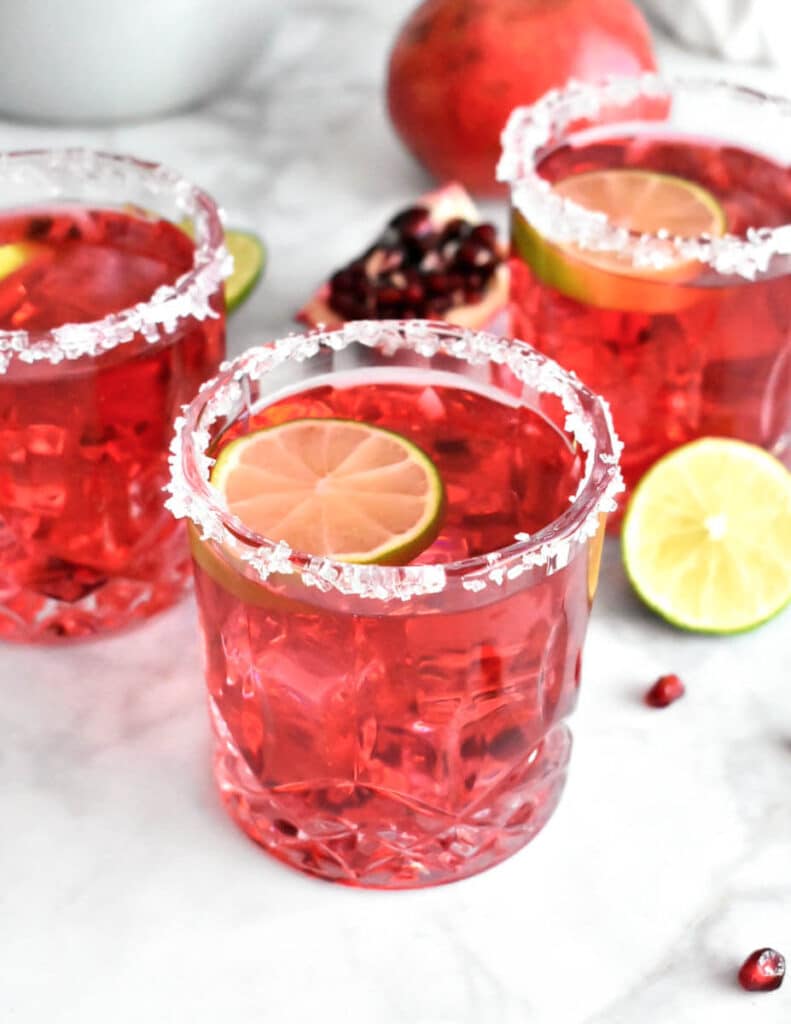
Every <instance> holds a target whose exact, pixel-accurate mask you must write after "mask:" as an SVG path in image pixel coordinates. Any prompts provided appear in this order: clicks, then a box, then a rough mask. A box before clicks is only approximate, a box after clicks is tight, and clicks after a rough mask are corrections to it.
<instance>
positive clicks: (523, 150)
mask: <svg viewBox="0 0 791 1024" xmlns="http://www.w3.org/2000/svg"><path fill="white" fill-rule="evenodd" d="M685 89H686V90H697V91H702V92H707V91H708V92H710V93H711V94H713V96H714V97H719V98H722V97H723V96H724V95H726V94H727V96H729V97H730V98H731V99H732V100H735V101H737V102H741V103H744V104H745V105H750V104H753V105H760V106H762V107H768V108H771V109H772V110H773V111H774V112H776V113H777V115H778V118H779V119H780V122H781V125H782V130H784V131H785V132H786V133H791V100H789V99H786V98H785V97H782V96H776V95H772V94H769V93H764V92H761V91H760V90H757V89H752V88H749V87H748V86H744V85H738V84H736V83H733V82H728V81H725V80H724V79H717V78H707V77H695V76H685V75H678V76H674V75H661V74H658V73H656V72H646V73H645V74H642V75H636V76H625V75H611V76H608V77H606V78H602V79H601V80H599V81H598V82H580V81H576V80H571V81H570V82H569V83H567V85H566V86H564V87H563V88H561V89H552V90H550V91H549V92H547V93H545V94H544V95H543V96H542V97H541V98H540V99H539V100H537V101H536V102H535V103H533V104H531V105H529V106H522V107H517V108H516V109H515V110H513V111H512V112H511V115H510V117H509V119H508V122H507V123H506V125H505V128H504V129H503V132H502V135H501V143H502V154H501V157H500V160H499V162H498V165H497V179H498V181H502V182H504V183H506V184H508V185H509V186H510V189H511V200H512V205H513V207H514V208H515V209H516V210H518V211H519V212H520V213H521V214H522V215H523V216H525V217H526V219H528V220H529V221H530V223H531V225H532V226H533V227H535V228H536V230H537V231H539V233H540V234H541V235H542V236H543V237H545V238H547V239H548V240H549V241H551V242H553V243H555V244H558V245H574V246H575V247H577V248H579V249H581V250H582V251H588V252H607V253H618V254H619V255H621V256H622V257H625V258H626V259H625V262H627V261H628V262H631V263H632V265H633V266H634V267H637V268H640V267H643V268H651V269H655V270H663V269H666V268H667V267H670V266H672V265H673V264H675V263H678V262H679V261H684V262H687V261H690V262H692V261H694V262H698V263H703V264H706V265H708V266H709V267H711V268H712V269H713V270H715V271H717V272H718V273H721V274H723V275H725V274H732V275H736V276H739V277H743V278H746V279H747V280H754V279H755V277H756V276H757V275H758V274H759V273H762V272H764V271H765V270H766V269H767V268H768V266H769V264H770V261H771V260H772V258H773V257H775V256H791V223H789V224H783V225H780V226H778V227H774V228H765V227H763V228H762V227H758V228H754V227H753V228H748V230H747V232H746V234H745V235H744V236H741V235H733V234H727V233H726V234H723V235H720V236H710V235H706V234H703V235H699V236H697V237H690V238H685V237H683V236H680V235H671V234H670V233H669V232H667V231H659V232H656V233H649V232H645V233H639V232H634V231H629V230H628V229H626V228H623V227H618V226H617V225H615V224H613V223H612V222H611V221H610V220H609V219H608V218H607V216H606V214H603V213H601V212H599V211H594V210H589V209H586V208H585V207H583V206H580V205H579V204H577V203H575V202H573V201H572V200H570V199H566V198H564V197H562V196H560V195H559V194H558V193H557V192H555V190H554V189H553V187H552V185H551V184H550V183H549V182H548V181H547V180H546V179H544V178H543V177H541V175H540V174H539V173H538V171H537V164H538V162H539V155H540V154H541V153H542V150H543V148H544V147H545V146H546V145H547V143H549V142H550V141H551V140H553V139H556V138H557V137H558V136H561V137H562V136H563V135H564V133H565V132H566V131H567V130H568V128H569V127H570V126H572V125H573V124H574V123H575V122H576V121H579V120H587V119H595V117H596V116H597V115H598V114H599V113H600V111H601V109H602V107H603V106H605V105H607V106H608V107H612V106H615V107H617V106H619V105H620V106H626V105H628V104H630V103H634V102H636V101H637V100H640V99H647V100H651V99H654V100H658V99H663V98H667V97H668V96H672V95H673V93H674V91H675V92H678V91H682V90H685ZM635 120H641V119H640V118H639V117H638V118H637V119H635V118H630V119H629V118H628V119H627V122H628V121H631V122H634V121H635ZM646 122H647V123H651V119H650V118H647V119H646ZM607 123H610V122H607ZM612 123H613V125H617V123H618V122H617V121H615V122H612Z"/></svg>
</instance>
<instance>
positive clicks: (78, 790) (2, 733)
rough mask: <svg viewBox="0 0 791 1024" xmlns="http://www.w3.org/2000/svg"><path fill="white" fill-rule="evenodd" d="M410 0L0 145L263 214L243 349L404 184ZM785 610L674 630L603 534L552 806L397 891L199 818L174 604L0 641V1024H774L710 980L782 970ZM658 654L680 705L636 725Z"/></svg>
mask: <svg viewBox="0 0 791 1024" xmlns="http://www.w3.org/2000/svg"><path fill="white" fill-rule="evenodd" d="M408 6H409V4H408V3H406V2H405V0H398V3H395V2H391V3H385V2H384V0H369V2H368V3H366V2H365V0H345V2H341V0H334V2H333V3H326V2H322V0H314V2H313V3H309V2H307V0H298V2H292V3H291V4H290V5H288V13H287V14H284V15H283V16H282V18H281V21H280V24H279V27H278V28H277V29H276V31H275V32H274V34H273V37H272V39H271V41H270V44H269V46H268V48H267V51H266V53H265V54H264V55H263V56H262V59H261V62H260V65H259V66H258V68H257V70H256V72H255V74H254V75H253V76H252V78H250V79H249V80H248V81H247V82H246V83H244V84H242V85H240V86H239V87H238V88H237V89H236V91H234V92H233V93H232V94H230V95H228V96H226V97H225V98H223V99H222V100H218V101H217V102H216V103H214V104H213V105H212V106H211V107H209V108H206V109H204V110H201V111H197V112H193V113H190V114H185V115H183V116H179V117H173V118H169V119H167V120H164V121H161V122H156V123H148V124H140V125H135V126H126V127H122V128H119V129H117V130H113V131H107V130H102V131H79V130H68V131H67V130H44V129H41V128H34V127H30V126H24V125H19V124H5V123H4V124H0V147H2V148H7V147H12V146H21V145H38V144H42V143H52V144H55V143H65V142H70V143H74V142H78V141H79V142H82V141H85V142H88V143H91V144H98V145H102V146H104V147H107V148H111V149H116V150H122V151H129V152H133V153H136V154H138V155H141V156H144V157H151V158H155V159H160V160H163V161H166V162H169V163H172V164H173V165H175V166H177V167H179V168H181V169H182V170H184V171H185V172H186V173H188V174H189V175H191V176H192V177H193V178H195V179H196V180H198V181H200V182H201V183H202V184H203V185H205V186H206V187H207V188H208V189H209V190H211V191H212V192H213V193H214V194H215V195H216V196H217V197H218V198H219V199H220V201H221V202H222V203H223V204H224V205H225V207H226V208H227V210H228V214H229V219H230V220H231V221H232V222H235V223H239V224H240V225H246V226H249V227H253V228H257V229H258V230H260V232H261V233H262V234H263V235H264V236H265V238H266V240H267V242H268V244H269V247H270V252H271V265H270V268H269V270H268V272H267V277H266V280H265V282H264V284H263V285H262V287H261V289H260V290H259V292H258V293H257V295H256V296H255V298H254V299H253V300H252V301H251V302H250V304H249V306H248V307H247V308H246V309H244V310H243V311H241V312H240V313H239V314H238V316H237V318H236V319H234V321H233V322H232V324H231V347H232V350H234V351H236V350H239V349H241V348H243V347H244V346H246V345H248V344H250V343H252V342H254V341H256V340H258V339H264V338H267V337H270V336H271V335H272V334H273V332H279V331H282V330H284V329H287V328H288V327H289V326H290V322H289V320H290V316H291V314H292V312H293V311H294V310H295V309H296V308H297V306H298V305H299V304H300V302H301V300H302V299H303V297H304V296H305V295H306V294H307V293H308V291H309V290H310V289H311V287H312V286H313V284H314V283H315V282H316V281H318V280H320V279H321V278H322V277H323V276H324V275H325V274H326V272H327V270H328V269H329V268H331V267H333V266H335V265H337V264H338V263H339V262H340V261H341V260H342V259H343V258H345V257H347V256H348V255H349V254H350V253H351V252H352V251H354V250H355V248H356V247H357V246H358V245H359V244H360V242H361V241H362V240H364V239H366V238H367V237H368V234H369V233H370V232H371V231H373V230H374V229H375V228H378V226H379V225H380V223H381V222H382V220H383V219H384V217H385V216H386V215H387V214H388V213H389V212H390V211H392V210H394V209H396V208H397V207H398V205H399V204H400V203H403V202H405V201H407V200H408V199H409V198H410V197H411V196H413V195H414V194H416V193H418V192H419V191H420V190H421V189H422V188H423V187H424V185H425V179H424V178H423V176H422V174H421V172H420V171H419V170H418V169H417V168H416V167H415V166H414V165H413V164H412V163H411V162H410V160H409V158H408V157H407V156H406V155H405V154H404V152H403V151H402V150H401V148H400V147H399V145H398V143H397V142H396V140H395V138H394V137H393V135H392V133H391V131H390V129H389V127H388V124H387V121H386V118H385V115H384V113H383V106H382V103H381V99H380V92H379V86H380V79H381V74H382V68H383V62H384V55H385V52H386V47H387V42H388V40H389V38H390V37H391V34H392V32H393V29H394V26H395V24H396V23H397V22H398V20H399V18H400V17H401V15H402V12H403V11H404V10H405V9H406V8H407V7H408ZM662 54H663V58H664V61H665V65H666V66H670V67H682V66H698V67H700V66H708V67H713V68H714V69H715V70H720V69H721V66H718V65H715V64H712V63H710V62H707V63H705V64H704V63H703V62H701V61H696V60H693V59H691V58H687V57H685V56H682V55H680V54H679V53H678V52H676V51H675V50H674V49H672V48H671V47H669V46H667V45H665V46H663V47H662ZM725 70H726V71H727V73H728V74H730V75H731V76H735V77H739V78H741V79H743V80H747V81H750V82H753V83H757V84H764V85H775V86H776V87H779V88H782V85H783V82H782V76H781V75H780V73H778V72H769V71H760V70H755V69H749V70H741V69H739V70H728V69H725ZM789 77H791V76H789ZM786 85H787V86H788V88H787V91H788V92H791V80H789V78H787V80H786ZM790 626H791V614H789V613H787V614H785V615H784V616H782V617H780V618H779V619H777V620H776V621H775V622H773V623H770V624H769V625H768V626H766V627H764V628H763V629H761V630H760V631H758V632H756V633H755V634H751V635H747V636H743V637H739V638H734V639H707V638H699V637H694V636H686V635H682V634H679V633H677V632H674V631H672V630H671V629H669V628H666V627H664V626H663V625H661V624H660V623H659V622H657V621H656V620H655V619H653V618H652V617H650V616H649V615H648V613H646V612H644V611H643V610H642V609H641V607H640V606H639V605H638V604H637V602H636V601H635V599H634V598H633V597H632V596H631V594H630V591H629V588H628V586H627V584H626V582H625V580H624V576H623V572H622V570H621V567H620V562H619V559H618V553H617V549H616V548H615V547H610V548H609V549H608V550H607V552H606V557H605V562H604V567H603V574H602V584H601V588H600V593H599V597H598V604H597V607H596V609H595V614H594V617H593V620H592V623H591V630H590V635H589V642H588V647H587V660H586V668H585V679H584V692H583V699H582V702H581V706H580V708H579V710H578V712H577V714H576V715H575V717H574V719H573V722H572V725H573V729H574V733H575V737H576V748H575V752H574V757H573V762H572V772H571V779H570V783H569V786H568V789H567V792H566V795H565V797H564V799H563V801H562V803H561V806H560V809H559V810H558V812H557V814H556V816H555V818H554V819H553V820H552V822H551V823H550V825H549V826H548V827H547V829H546V830H545V832H544V833H543V834H542V835H541V836H540V837H539V838H538V839H537V840H536V842H535V843H533V844H532V845H531V846H529V847H528V848H527V849H526V850H524V851H523V852H522V853H521V854H519V855H517V856H516V857H515V858H513V859H512V860H511V861H509V862H507V863H506V864H504V865H502V866H501V867H499V868H497V869H495V870H493V871H491V872H489V873H487V874H484V875H482V876H479V877H477V878H475V879H472V880H470V881H467V882H463V883H460V884H458V885H455V886H447V887H444V888H441V889H437V890H434V891H425V892H414V893H401V894H387V893H372V892H359V891H352V890H348V889H344V888H341V887H335V886H331V885H328V884H323V883H320V882H316V881H312V880H310V879H308V878H306V877H303V876H301V875H298V874H296V873H293V872H290V871H288V870H287V869H285V868H283V867H281V866H280V865H278V864H277V863H275V862H273V861H272V860H270V859H269V858H268V857H266V856H265V855H264V854H263V853H261V852H260V851H259V850H258V849H257V848H256V847H255V846H253V845H252V844H251V843H249V842H248V841H247V840H246V839H245V838H243V836H242V835H241V834H240V833H239V832H237V831H236V830H235V829H234V828H233V827H232V826H231V824H230V823H229V822H228V821H227V820H226V819H225V817H224V816H223V814H222V812H221V811H220V809H219V807H218V804H217V802H216V800H215V798H214V795H213V791H212V786H211V781H210V777H209V766H208V729H207V721H206V715H205V711H204V704H203V692H202V682H201V668H200V661H199V656H198V650H197V644H196V642H195V623H194V612H193V608H192V605H191V603H190V602H186V603H185V604H183V605H182V606H181V607H179V608H177V609H175V610H173V611H171V612H169V613H168V614H166V615H164V616H163V617H161V618H160V619H158V620H156V621H153V622H151V623H150V624H148V625H146V626H145V627H143V628H141V629H139V630H137V631H136V632H134V633H130V634H128V635H126V636H122V637H118V638H114V639H108V640H103V641H101V642H95V643H90V644H83V645H81V646H77V647H71V648H65V649H61V650H26V649H16V648H4V649H3V650H2V651H0V822H2V824H0V1022H2V1024H43V1022H45V1021H46V1022H48V1024H49V1022H51V1024H94V1022H97V1024H98V1022H104V1021H112V1022H113V1024H140V1022H145V1021H150V1022H152V1024H169V1022H175V1024H181V1022H190V1024H209V1022H212V1024H213V1022H215V1021H218V1020H225V1021H228V1022H239V1024H248V1022H253V1021H255V1022H258V1021H264V1020H266V1021H272V1022H275V1024H302V1022H305V1024H307V1022H311V1024H312V1022H313V1021H315V1020H327V1021H331V1022H335V1021H338V1022H343V1024H364V1022H365V1024H367V1022H368V1021H375V1022H377V1024H481V1022H484V1024H525V1022H530V1024H638V1022H639V1024H667V1022H673V1024H702V1022H703V1024H708V1022H716V1024H744V1022H747V1021H756V1022H761V1024H770V1022H771V1024H781V1022H783V1024H787V1022H788V1021H790V1020H791V981H789V982H788V983H787V984H786V986H785V987H784V988H782V989H780V991H779V992H776V993H773V994H770V995H764V996H750V995H748V994H746V993H744V992H742V991H741V990H740V989H739V988H738V987H737V986H736V985H735V984H734V973H735V970H736V968H737V967H738V964H739V963H740V961H741V959H742V958H743V956H745V955H746V954H747V953H748V952H750V951H751V950H752V949H753V948H755V947H756V946H762V945H775V946H776V947H777V948H779V949H781V950H784V951H785V952H786V955H787V956H788V955H791V811H790V807H791V799H790V798H789V793H791V686H790V685H789V684H790V683H791V679H790V678H789V675H790V674H791V656H790V651H789V648H790V646H791V644H790V643H789V634H790V633H791V629H790V628H789V627H790ZM667 671H675V672H678V673H680V674H681V675H682V676H683V677H684V678H685V679H686V681H687V684H688V687H689V693H688V696H687V697H686V698H685V700H684V701H683V702H681V703H679V704H677V705H675V706H673V707H671V708H669V709H667V710H665V711H652V710H649V709H647V708H646V707H644V706H643V705H642V703H641V700H640V698H641V694H642V692H643V690H644V688H645V687H646V685H647V684H648V683H650V682H651V681H652V680H653V679H654V678H655V677H656V676H658V675H659V674H661V673H664V672H667Z"/></svg>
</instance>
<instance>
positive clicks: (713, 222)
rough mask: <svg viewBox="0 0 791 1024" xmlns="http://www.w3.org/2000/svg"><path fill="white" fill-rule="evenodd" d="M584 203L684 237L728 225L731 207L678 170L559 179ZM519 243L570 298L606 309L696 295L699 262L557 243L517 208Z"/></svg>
mask: <svg viewBox="0 0 791 1024" xmlns="http://www.w3.org/2000/svg"><path fill="white" fill-rule="evenodd" d="M553 189H554V191H555V192H556V193H557V194H558V195H560V196H562V197H563V198H565V199H569V200H571V201H572V202H574V203H576V204H577V205H578V206H583V207H585V208H586V209H589V210H595V211H599V212H600V213H604V214H606V216H607V218H608V220H609V221H610V222H611V223H612V224H614V225H617V226H619V227H623V228H627V229H628V230H630V231H633V232H638V233H648V234H656V233H657V232H659V231H667V232H668V233H669V234H670V235H678V236H680V237H682V238H696V237H698V236H700V235H703V234H707V235H711V236H718V235H722V234H723V232H724V231H725V230H726V226H727V225H726V218H725V211H724V210H723V209H722V207H721V206H720V204H719V203H718V202H717V200H716V199H715V198H714V196H713V195H711V193H710V192H708V191H707V190H706V189H705V188H703V187H702V186H701V185H698V184H697V183H696V182H694V181H688V180H687V179H685V178H678V177H675V176H674V175H671V174H659V173H656V172H654V171H643V170H635V169H630V168H614V169H606V170H601V171H589V172H586V173H584V174H574V175H571V176H570V177H568V178H564V179H563V180H562V181H559V182H557V183H555V184H554V185H553ZM512 240H513V246H514V250H515V251H516V252H517V253H518V254H519V255H520V256H522V258H523V259H524V260H525V261H526V262H527V264H528V265H529V266H530V267H531V268H532V269H533V271H534V273H535V274H536V275H537V276H538V277H539V278H540V279H541V280H542V281H544V282H545V283H546V284H548V285H550V286H551V287H553V288H556V289H557V290H558V291H560V292H562V293H563V294H564V295H567V296H569V297H570V298H573V299H577V300H578V301H580V302H585V303H588V304H589V305H593V306H598V307H601V308H605V309H619V310H634V311H640V312H645V313H663V312H673V311H674V310H678V309H681V308H683V307H684V306H687V305H689V304H690V303H692V302H695V301H697V299H698V298H699V297H700V290H699V289H698V288H696V287H695V286H694V285H693V284H691V283H690V282H692V280H693V279H694V278H695V277H696V276H697V274H698V272H699V270H700V266H699V264H698V263H697V262H696V261H694V260H693V261H689V260H678V261H676V262H674V263H671V264H670V266H666V267H663V268H662V269H661V270H660V269H654V268H651V267H640V268H639V269H636V268H634V267H633V266H632V265H631V263H630V262H629V261H628V260H624V259H623V258H622V257H620V256H619V254H618V253H612V252H606V251H601V252H597V251H596V250H593V249H588V248H582V247H579V246H575V245H571V244H570V245H556V244H554V243H552V242H550V241H548V240H547V239H545V238H544V237H542V236H541V235H540V234H539V233H538V232H537V231H536V230H535V228H534V227H533V226H532V225H531V224H529V223H528V222H527V221H526V220H525V219H524V217H522V215H521V214H520V213H519V212H518V211H515V213H514V218H513V225H512Z"/></svg>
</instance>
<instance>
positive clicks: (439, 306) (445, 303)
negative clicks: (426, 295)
mask: <svg viewBox="0 0 791 1024" xmlns="http://www.w3.org/2000/svg"><path fill="white" fill-rule="evenodd" d="M452 305H453V302H452V300H451V298H450V296H449V295H434V296H432V297H431V298H430V299H429V300H428V302H427V303H426V312H427V313H428V314H429V315H431V316H442V314H443V313H447V311H448V310H449V309H450V307H451V306H452Z"/></svg>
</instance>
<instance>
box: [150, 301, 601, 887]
mask: <svg viewBox="0 0 791 1024" xmlns="http://www.w3.org/2000/svg"><path fill="white" fill-rule="evenodd" d="M617 453H618V443H617V441H616V439H615V437H614V435H613V433H612V431H611V427H610V424H609V419H608V416H607V412H606V409H605V408H604V407H603V406H602V404H601V403H600V402H599V400H598V399H596V398H595V397H594V396H593V395H592V394H591V393H590V392H588V391H587V389H585V388H584V387H582V386H580V385H579V384H578V383H577V382H576V381H574V380H572V379H571V378H570V377H568V375H566V374H565V373H564V372H563V371H561V370H560V368H559V367H557V366H555V365H554V364H553V363H551V362H549V361H548V360H546V359H544V357H542V356H540V355H538V354H537V353H535V352H534V351H533V350H532V349H530V348H529V347H528V346H527V345H524V344H523V343H521V342H517V341H503V340H500V339H496V338H494V337H492V336H490V335H484V334H474V333H471V332H464V331H462V330H460V329H458V328H453V327H451V326H449V325H447V324H445V325H440V324H428V323H426V322H424V321H411V322H400V323H393V322H376V323H374V322H357V323H354V324H350V325H347V326H346V327H345V328H343V329H342V330H340V331H336V332H331V333H328V334H314V335H308V336H306V337H301V338H288V339H284V340H283V341H280V342H277V343H276V344H274V345H273V346H271V347H267V348H261V349H257V350H252V351H251V352H249V353H246V354H245V355H244V356H242V357H241V358H239V359H238V360H236V361H235V363H233V364H231V367H230V368H229V369H228V370H227V371H226V372H225V373H224V374H223V375H222V376H221V377H219V378H218V379H217V380H216V381H214V382H213V383H212V384H210V385H208V386H207V387H206V388H204V389H203V390H202V393H201V394H200V396H199V397H198V398H197V399H196V400H195V401H194V402H193V403H192V404H191V406H190V408H189V410H188V412H187V415H186V419H185V420H183V421H181V422H180V424H179V425H178V427H177V437H176V441H175V444H174V456H173V460H172V465H173V479H172V482H171V494H172V497H171V499H170V507H171V508H172V510H173V511H174V513H175V514H176V515H178V516H185V517H188V518H189V519H190V520H191V523H190V534H191V538H192V544H193V554H194V560H195V575H196V590H197V597H198V604H199V609H200V619H201V625H202V632H203V639H204V645H205V653H206V670H207V682H208V688H209V700H210V709H211V717H212V722H213V726H214V733H215V743H216V747H215V749H216V754H215V773H216V778H217V782H218V786H219V789H220V793H221V795H222V799H223V802H224V803H225V805H226V807H227V809H228V811H229V812H230V814H231V815H232V817H233V818H234V819H235V820H236V821H237V822H238V824H239V825H241V827H242V828H243V829H244V830H245V831H246V832H247V833H248V834H249V835H250V836H251V837H252V838H253V839H255V840H256V841H257V842H259V843H261V844H262V845H263V846H264V847H265V848H266V849H268V850H269V851H270V852H272V853H273V854H275V855H276V856H277V857H279V858H281V859H282V860H284V861H286V862H287V863H288V864H290V865H292V866H294V867H297V868H300V869H302V870H304V871H308V872H310V873H313V874H316V875H319V876H322V877H324V878H328V879H332V880H336V881H341V882H345V883H347V884H352V885H369V886H381V887H386V888H397V887H411V886H420V885H433V884H438V883H441V882H447V881H452V880H453V879H457V878H462V877H464V876H466V875H470V874H474V873H475V872H478V871H481V870H483V869H484V868H487V867H489V866H491V865H493V864H495V863H497V862H498V861H500V860H502V859H503V858H504V857H507V856H509V855H510V854H511V853H513V852H514V851H516V850H517V849H519V848H520V847H521V846H523V845H524V844H525V843H526V842H527V841H528V840H529V839H530V838H532V836H534V835H535V834H536V832H537V831H538V830H539V829H540V828H541V827H542V825H543V824H544V823H545V822H546V820H547V819H548V817H549V816H550V814H551V813H552V810H553V809H554V806H555V804H556V802H557V800H558V798H559V796H560V792H561V789H562V786H563V782H564V778H565V773H566V765H567V761H568V756H569V748H570V737H569V732H568V729H567V727H566V725H565V724H564V719H565V717H566V716H567V715H568V714H569V712H570V711H571V710H572V708H573V707H574V704H575V701H576V697H577V689H578V686H579V681H580V665H581V652H582V645H583V639H584V634H585V628H586V624H587V619H588V614H589V611H590V604H591V600H592V597H593V590H594V587H595V578H596V573H597V570H598V556H599V552H600V544H601V536H602V530H601V526H602V520H603V517H604V515H605V514H606V512H608V511H610V510H611V509H612V508H613V507H614V500H613V495H614V494H615V493H616V492H617V490H618V489H619V487H620V474H619V471H618V468H617ZM207 456H208V458H207ZM300 547H301V550H300V549H299V548H300ZM374 563H377V564H374Z"/></svg>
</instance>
